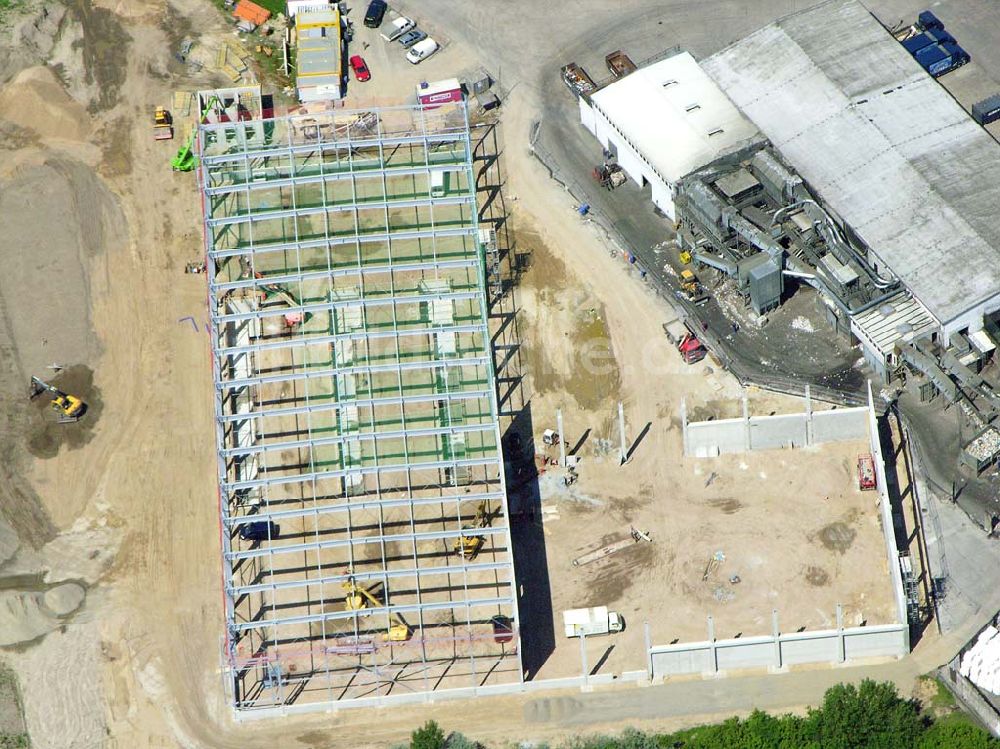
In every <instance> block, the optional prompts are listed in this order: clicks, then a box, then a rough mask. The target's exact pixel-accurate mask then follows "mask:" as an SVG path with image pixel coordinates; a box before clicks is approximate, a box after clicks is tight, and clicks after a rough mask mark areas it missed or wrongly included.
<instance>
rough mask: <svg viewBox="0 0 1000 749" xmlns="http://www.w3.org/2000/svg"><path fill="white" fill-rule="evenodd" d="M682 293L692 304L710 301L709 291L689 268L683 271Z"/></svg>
mask: <svg viewBox="0 0 1000 749" xmlns="http://www.w3.org/2000/svg"><path fill="white" fill-rule="evenodd" d="M681 293H682V294H683V295H684V298H685V299H687V300H688V301H689V302H691V304H695V305H701V304H704V303H705V302H707V301H708V292H707V291H705V287H704V286H702V285H701V281H699V280H698V276H696V275H695V274H694V271H693V270H691V269H689V268H685V269H684V270H682V271H681Z"/></svg>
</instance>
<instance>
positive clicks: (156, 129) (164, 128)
mask: <svg viewBox="0 0 1000 749" xmlns="http://www.w3.org/2000/svg"><path fill="white" fill-rule="evenodd" d="M173 137H174V121H173V118H172V117H171V116H170V112H168V111H167V110H166V109H164V108H163V107H157V108H156V112H155V113H154V114H153V140H170V139H171V138H173Z"/></svg>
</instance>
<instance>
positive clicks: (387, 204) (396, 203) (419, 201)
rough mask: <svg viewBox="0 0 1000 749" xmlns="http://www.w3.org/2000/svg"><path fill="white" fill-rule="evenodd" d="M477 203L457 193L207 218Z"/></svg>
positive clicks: (226, 221)
mask: <svg viewBox="0 0 1000 749" xmlns="http://www.w3.org/2000/svg"><path fill="white" fill-rule="evenodd" d="M470 203H471V204H475V198H473V197H472V196H471V195H456V196H454V197H450V198H449V197H444V198H431V197H427V198H407V199H400V200H377V201H375V200H373V201H365V202H364V203H348V204H340V205H335V204H331V205H326V206H314V207H310V208H285V209H282V210H277V211H269V210H263V211H254V212H252V213H236V214H232V215H229V216H222V217H219V218H209V219H206V221H205V223H207V224H208V225H209V226H210V227H212V228H215V227H217V226H233V225H235V224H245V223H247V222H249V221H271V220H284V219H287V218H296V217H298V216H315V215H319V214H323V213H337V212H345V213H346V212H352V213H353V212H356V211H358V210H361V209H365V208H382V209H387V208H418V207H421V206H428V205H447V206H455V205H461V206H465V205H469V204H470Z"/></svg>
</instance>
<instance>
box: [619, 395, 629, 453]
mask: <svg viewBox="0 0 1000 749" xmlns="http://www.w3.org/2000/svg"><path fill="white" fill-rule="evenodd" d="M618 433H619V436H620V437H621V460H622V462H621V464H622V465H625V463H626V462H627V461H628V446H627V445H626V444H625V406H624V405H623V404H622V402H621V401H618Z"/></svg>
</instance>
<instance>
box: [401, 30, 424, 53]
mask: <svg viewBox="0 0 1000 749" xmlns="http://www.w3.org/2000/svg"><path fill="white" fill-rule="evenodd" d="M426 38H427V34H426V33H425V32H423V31H421V30H420V29H413V31H407V32H406V33H405V34H403V35H402V36H401V37H399V39H398V40H397V41H398V42H399V43H400V44H402V45H403V49H409V48H410V47H412V46H413V45H414V44H416V43H417V42H422V41H423V40H424V39H426Z"/></svg>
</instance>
